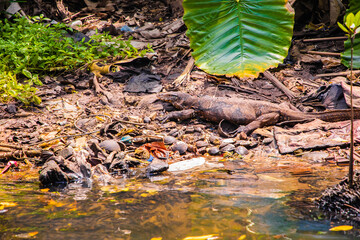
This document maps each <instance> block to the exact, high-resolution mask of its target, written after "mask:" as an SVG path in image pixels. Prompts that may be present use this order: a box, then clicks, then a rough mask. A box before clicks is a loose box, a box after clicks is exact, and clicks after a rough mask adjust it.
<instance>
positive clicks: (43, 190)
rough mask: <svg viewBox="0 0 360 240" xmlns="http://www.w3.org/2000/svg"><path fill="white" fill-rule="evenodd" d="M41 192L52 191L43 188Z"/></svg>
mask: <svg viewBox="0 0 360 240" xmlns="http://www.w3.org/2000/svg"><path fill="white" fill-rule="evenodd" d="M40 191H41V192H48V191H50V189H49V188H43V189H40Z"/></svg>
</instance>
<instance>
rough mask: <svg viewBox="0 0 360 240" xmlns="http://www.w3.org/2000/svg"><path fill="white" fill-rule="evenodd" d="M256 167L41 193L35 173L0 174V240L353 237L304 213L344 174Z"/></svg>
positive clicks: (334, 170) (313, 168)
mask: <svg viewBox="0 0 360 240" xmlns="http://www.w3.org/2000/svg"><path fill="white" fill-rule="evenodd" d="M300 160H301V159H300ZM256 163H262V164H263V165H261V166H263V168H262V169H261V168H259V167H257V168H256V170H253V169H250V168H248V169H242V168H237V169H235V170H234V174H231V175H230V174H228V172H226V171H218V170H215V171H213V170H210V171H208V170H207V171H198V172H196V171H191V172H189V173H183V174H178V175H173V174H169V175H167V176H165V177H160V178H158V177H155V178H152V179H151V180H149V179H145V180H138V181H134V180H126V181H123V182H121V183H120V184H117V185H110V186H101V185H99V184H97V183H88V184H84V183H83V184H82V185H81V184H72V185H70V186H69V187H67V188H65V189H63V190H59V189H58V190H56V189H55V190H54V189H52V190H50V189H41V188H40V187H39V183H38V181H37V171H35V170H34V171H33V173H32V174H30V173H26V172H22V173H14V172H8V173H6V174H4V175H1V176H0V239H87V240H90V239H139V240H150V239H153V240H155V239H156V240H159V239H163V240H168V239H169V240H173V239H174V240H175V239H184V238H186V237H190V236H196V237H200V236H205V235H209V236H211V235H212V238H211V237H208V239H235V240H236V239H242V240H243V239H301V240H302V239H306V240H307V239H309V240H311V239H360V237H359V236H360V235H359V232H358V230H357V229H356V228H357V227H355V228H354V229H353V230H351V231H347V232H344V231H340V232H332V231H329V229H330V228H331V227H334V226H338V225H341V223H332V222H330V221H327V220H322V218H321V214H319V213H317V212H314V210H315V209H313V208H312V207H311V206H312V199H313V198H314V197H316V196H318V195H319V192H320V191H321V190H322V189H324V188H325V187H326V186H329V185H331V184H333V183H334V182H336V181H337V180H338V179H339V178H341V177H342V176H344V174H345V170H346V169H344V168H334V167H332V168H330V169H325V168H324V167H323V166H320V165H319V166H316V165H309V166H310V168H309V169H304V168H303V170H301V171H299V169H300V168H299V166H298V165H299V164H303V163H302V162H299V163H296V164H297V168H296V169H298V171H297V172H296V173H295V172H293V173H291V172H290V170H289V169H294V167H293V166H291V168H283V167H282V168H277V169H276V170H275V172H274V171H273V169H272V168H269V166H268V165H266V166H265V165H264V164H265V161H264V160H263V162H259V161H257V162H256ZM276 163H277V164H279V162H276ZM290 163H292V164H293V163H294V161H293V160H292V161H291V162H290ZM301 166H302V165H301ZM265 167H266V168H265ZM291 171H293V170H291ZM300 172H301V173H304V174H299V173H300ZM10 179H11V180H10ZM188 239H206V238H188Z"/></svg>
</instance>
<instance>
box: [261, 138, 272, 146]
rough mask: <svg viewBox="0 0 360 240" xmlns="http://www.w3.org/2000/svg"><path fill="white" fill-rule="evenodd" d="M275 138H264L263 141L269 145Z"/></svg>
mask: <svg viewBox="0 0 360 240" xmlns="http://www.w3.org/2000/svg"><path fill="white" fill-rule="evenodd" d="M272 141H273V139H272V138H264V140H263V141H262V142H263V144H264V145H268V144H270V143H272Z"/></svg>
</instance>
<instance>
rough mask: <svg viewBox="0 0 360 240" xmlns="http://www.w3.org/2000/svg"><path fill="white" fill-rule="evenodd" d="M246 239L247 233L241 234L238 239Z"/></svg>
mask: <svg viewBox="0 0 360 240" xmlns="http://www.w3.org/2000/svg"><path fill="white" fill-rule="evenodd" d="M245 239H246V235H245V234H243V235H241V236H240V237H239V238H238V240H245Z"/></svg>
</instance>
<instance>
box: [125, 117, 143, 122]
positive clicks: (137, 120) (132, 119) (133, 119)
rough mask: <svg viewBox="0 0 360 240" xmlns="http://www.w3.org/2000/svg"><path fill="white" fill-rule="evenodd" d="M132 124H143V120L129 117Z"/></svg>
mask: <svg viewBox="0 0 360 240" xmlns="http://www.w3.org/2000/svg"><path fill="white" fill-rule="evenodd" d="M128 119H129V121H130V122H135V123H143V119H142V118H141V117H138V116H128Z"/></svg>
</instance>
